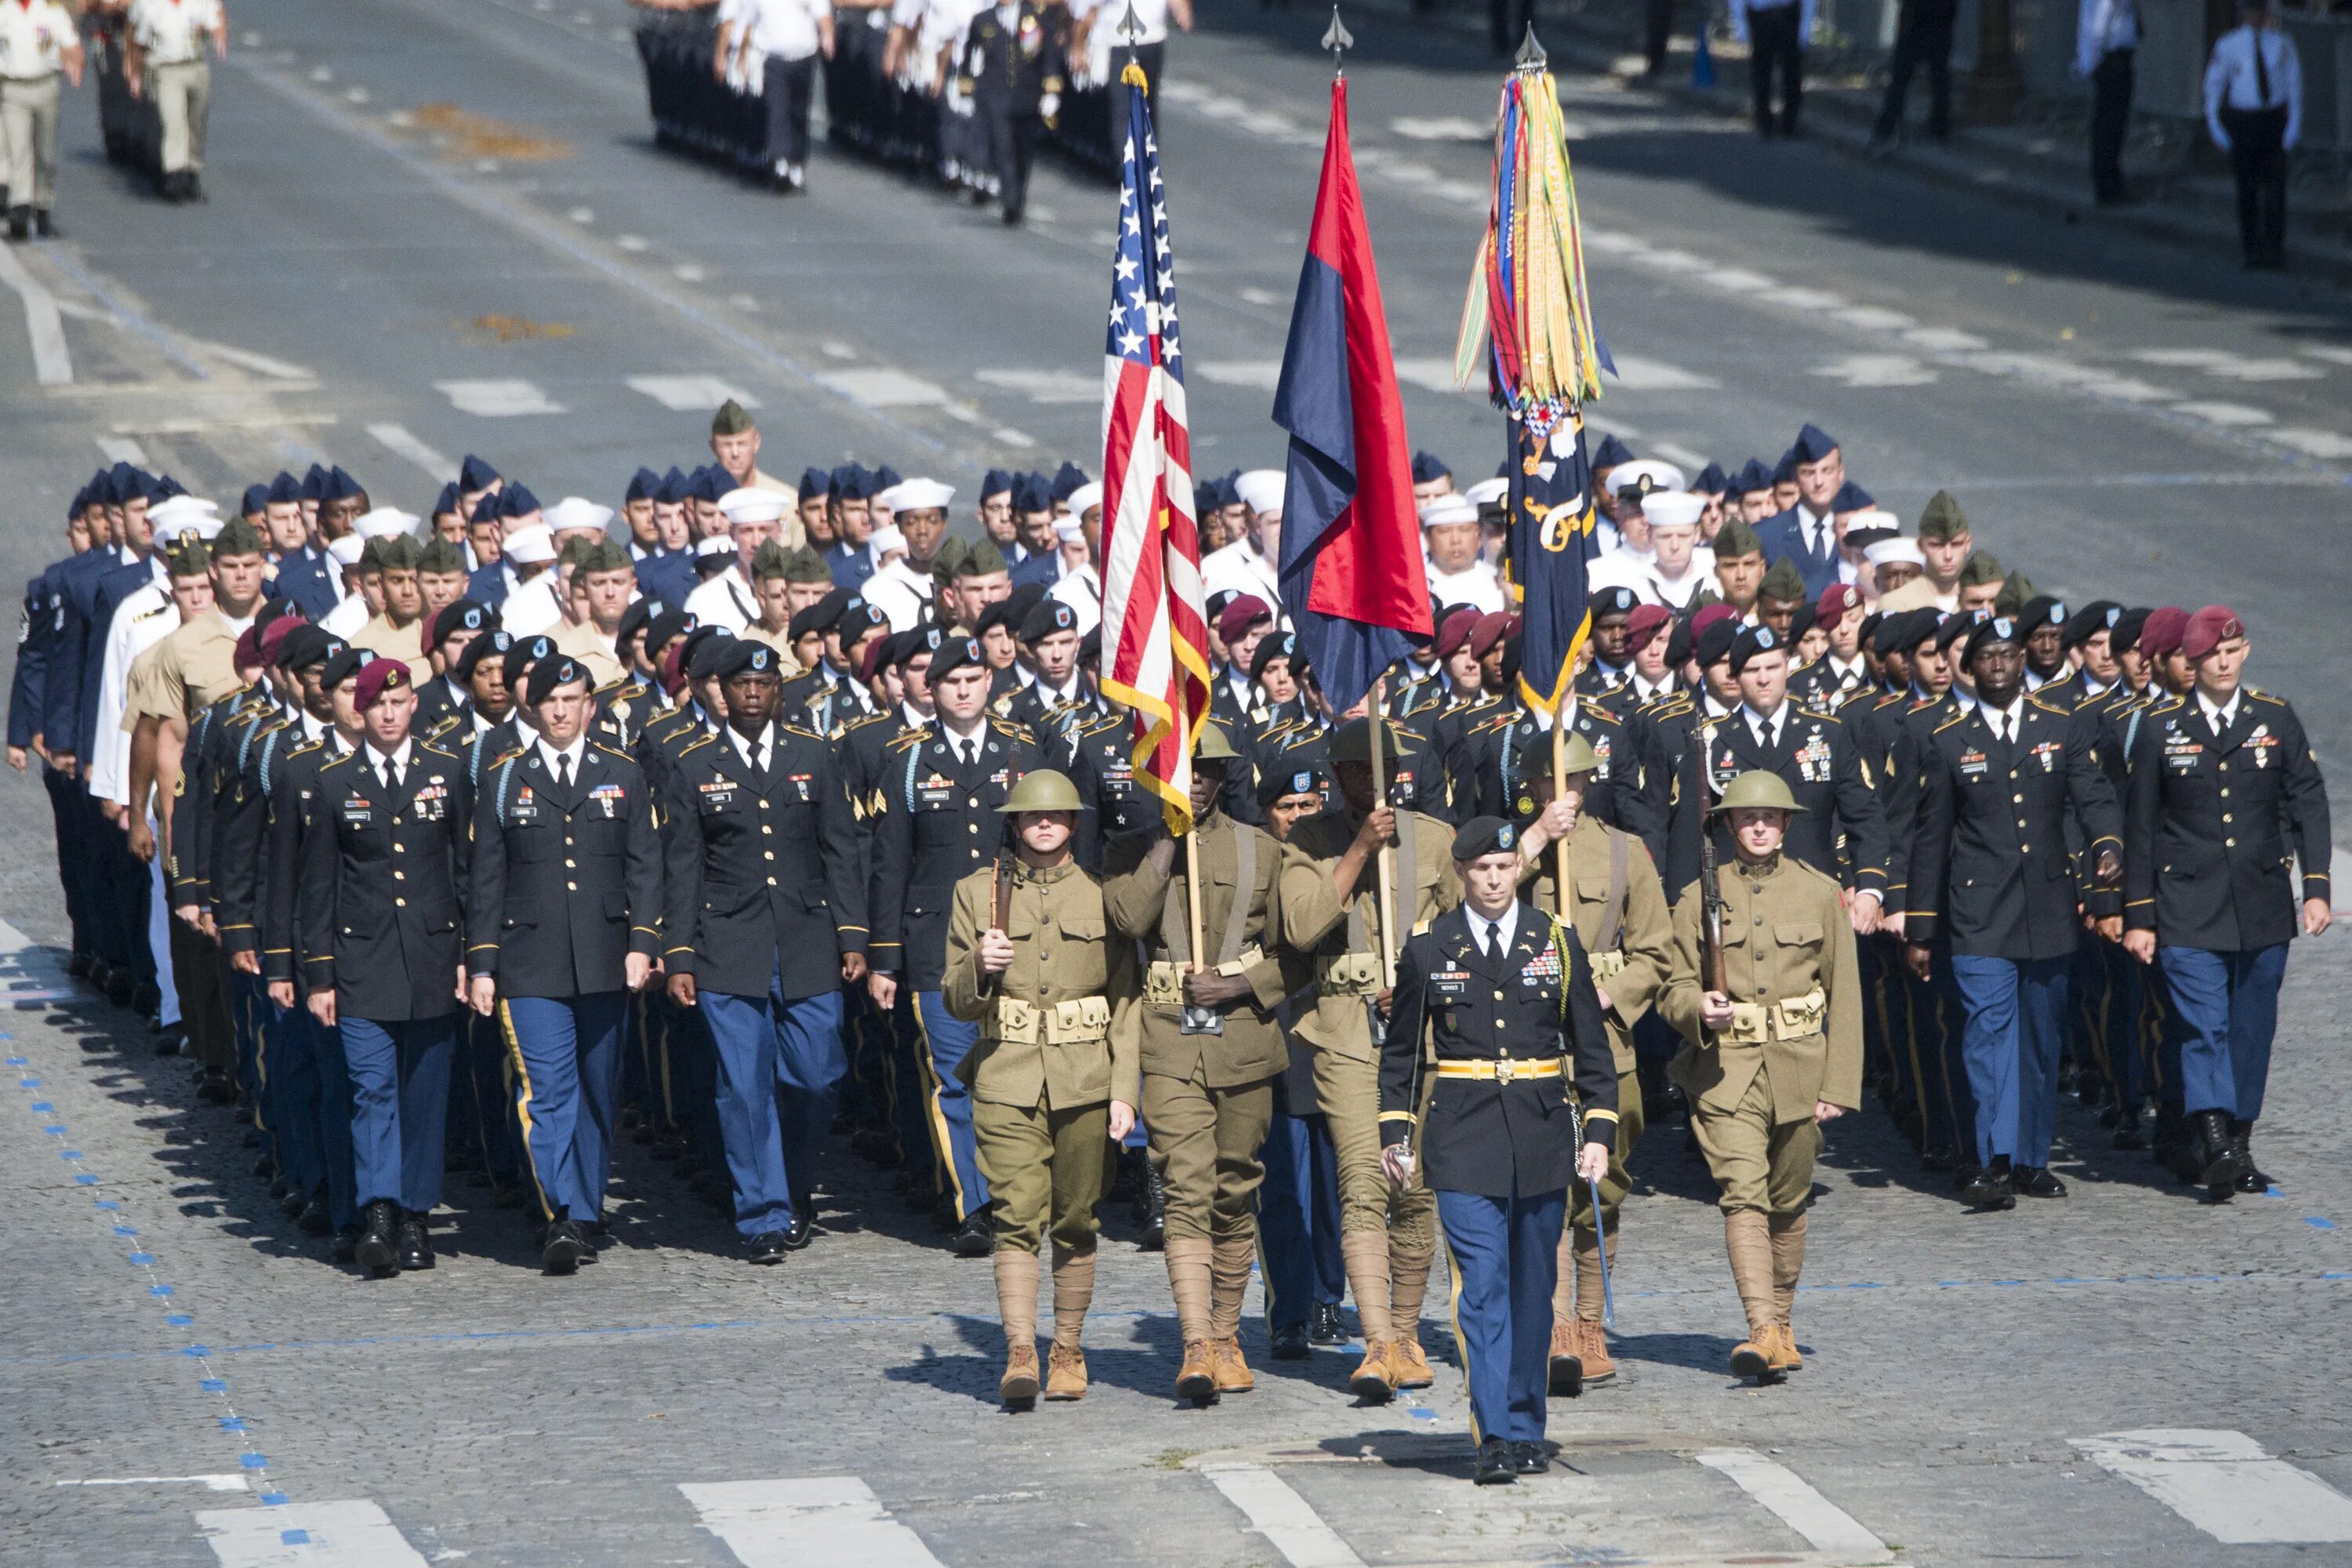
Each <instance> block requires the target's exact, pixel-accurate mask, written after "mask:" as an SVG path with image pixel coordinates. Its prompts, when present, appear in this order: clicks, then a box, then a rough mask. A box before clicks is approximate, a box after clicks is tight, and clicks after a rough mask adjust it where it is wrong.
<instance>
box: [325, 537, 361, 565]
mask: <svg viewBox="0 0 2352 1568" xmlns="http://www.w3.org/2000/svg"><path fill="white" fill-rule="evenodd" d="M366 548H367V541H366V540H364V539H362V538H361V537H360V536H359V535H358V534H356V533H346V534H344V535H343V536H342V537H341V539H331V540H329V541H328V542H327V553H328V555H329V556H331V557H332V558H333V560H334V563H335V564H336V565H338V566H356V565H358V564H359V563H360V552H361V551H362V550H365V549H366Z"/></svg>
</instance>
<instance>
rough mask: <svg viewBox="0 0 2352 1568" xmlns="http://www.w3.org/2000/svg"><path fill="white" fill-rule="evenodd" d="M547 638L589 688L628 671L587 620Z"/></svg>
mask: <svg viewBox="0 0 2352 1568" xmlns="http://www.w3.org/2000/svg"><path fill="white" fill-rule="evenodd" d="M548 638H549V640H550V641H551V642H552V643H554V645H555V647H556V650H557V651H558V652H560V653H567V654H570V655H571V656H572V658H573V659H574V660H576V661H577V662H578V663H579V664H580V666H581V668H583V669H585V670H587V672H588V687H589V689H590V690H592V691H602V690H604V688H606V687H608V686H610V685H612V684H613V683H614V681H616V680H619V679H623V678H624V677H625V676H626V675H627V674H628V673H629V670H628V667H627V666H626V665H625V664H623V663H622V662H621V656H620V655H619V654H618V653H616V652H614V649H613V647H612V645H611V644H610V643H607V642H606V641H605V640H604V638H603V637H599V636H597V635H596V628H595V626H593V624H592V623H590V622H587V621H566V622H564V623H563V624H562V626H557V627H556V628H555V629H554V630H553V631H551V632H550V633H549V634H548ZM352 641H353V644H354V646H357V647H365V646H366V645H365V644H363V643H360V642H359V640H358V639H357V638H353V639H352ZM786 673H787V675H789V672H786Z"/></svg>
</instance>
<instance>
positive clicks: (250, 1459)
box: [236, 1454, 269, 1470]
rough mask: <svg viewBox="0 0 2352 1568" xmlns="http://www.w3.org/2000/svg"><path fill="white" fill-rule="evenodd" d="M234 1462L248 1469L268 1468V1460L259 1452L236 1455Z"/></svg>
mask: <svg viewBox="0 0 2352 1568" xmlns="http://www.w3.org/2000/svg"><path fill="white" fill-rule="evenodd" d="M236 1462H237V1463H238V1464H240V1465H243V1466H244V1467H245V1468H247V1469H248V1470H266V1469H268V1468H269V1460H268V1458H266V1457H265V1456H263V1455H260V1454H239V1455H238V1456H237V1457H236Z"/></svg>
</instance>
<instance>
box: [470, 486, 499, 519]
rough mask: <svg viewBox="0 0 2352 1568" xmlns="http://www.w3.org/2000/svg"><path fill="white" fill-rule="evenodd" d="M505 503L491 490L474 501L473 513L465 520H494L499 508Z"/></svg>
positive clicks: (497, 517) (497, 516) (496, 517)
mask: <svg viewBox="0 0 2352 1568" xmlns="http://www.w3.org/2000/svg"><path fill="white" fill-rule="evenodd" d="M505 504H506V503H505V502H504V501H503V500H500V499H499V495H498V492H496V491H492V492H490V493H489V494H488V495H485V496H483V497H482V498H481V499H480V500H477V501H475V502H474V515H473V516H471V517H469V518H467V520H466V521H467V522H496V521H499V517H500V515H501V514H500V512H499V507H501V506H503V505H505Z"/></svg>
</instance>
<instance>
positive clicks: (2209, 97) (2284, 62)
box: [2205, 27, 2303, 153]
mask: <svg viewBox="0 0 2352 1568" xmlns="http://www.w3.org/2000/svg"><path fill="white" fill-rule="evenodd" d="M2257 50H2259V51H2260V52H2261V56H2262V66H2263V72H2266V73H2267V74H2268V75H2269V78H2270V93H2269V95H2268V96H2267V97H2265V96H2264V95H2263V90H2262V88H2263V82H2262V75H2263V72H2257V71H2256V70H2255V68H2254V57H2255V52H2256V51H2257ZM2224 108H2229V109H2235V110H2258V109H2284V110H2286V135H2285V137H2284V140H2283V141H2282V142H2281V143H2280V144H2281V145H2282V146H2284V147H2285V148H2286V149H2287V150H2288V151H2289V152H2292V151H2294V144H2295V142H2298V141H2300V140H2301V139H2302V136H2303V62H2302V60H2301V59H2300V58H2297V56H2296V55H2295V52H2294V39H2293V38H2291V37H2287V35H2286V30H2285V29H2284V28H2283V27H2239V28H2237V29H2235V30H2234V31H2231V32H2227V33H2224V34H2222V35H2221V37H2220V39H2219V40H2217V41H2216V42H2215V43H2214V45H2213V58H2212V59H2211V60H2210V62H2209V63H2208V64H2207V65H2206V67H2205V129H2206V131H2207V132H2208V133H2209V134H2210V135H2211V136H2212V138H2213V144H2214V145H2215V146H2217V147H2219V148H2221V150H2222V151H2223V152H2225V153H2226V152H2228V151H2229V149H2230V133H2229V132H2227V131H2224V130H2223V129H2222V128H2221V110H2223V109H2224Z"/></svg>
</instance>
